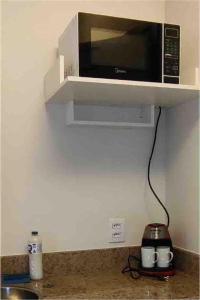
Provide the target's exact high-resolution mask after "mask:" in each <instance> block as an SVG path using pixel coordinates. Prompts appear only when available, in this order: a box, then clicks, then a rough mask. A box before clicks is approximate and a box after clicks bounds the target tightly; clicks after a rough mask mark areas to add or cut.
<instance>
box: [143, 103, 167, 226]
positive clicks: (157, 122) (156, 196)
mask: <svg viewBox="0 0 200 300" xmlns="http://www.w3.org/2000/svg"><path fill="white" fill-rule="evenodd" d="M160 116H161V107H160V106H159V113H158V118H157V121H156V127H155V133H154V139H153V146H152V149H151V155H150V157H149V163H148V183H149V187H150V189H151V191H152V193H153V194H154V196H155V198H156V199H157V201H158V202H159V204H160V205H161V206H162V208H163V209H164V211H165V213H166V216H167V227H169V222H170V218H169V213H168V211H167V209H166V207H165V206H164V204H163V203H162V202H161V200H160V199H159V197H158V195H157V194H156V192H155V190H154V188H153V187H152V184H151V180H150V171H151V160H152V157H153V153H154V149H155V145H156V139H157V133H158V125H159V121H160Z"/></svg>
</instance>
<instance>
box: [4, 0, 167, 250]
mask: <svg viewBox="0 0 200 300" xmlns="http://www.w3.org/2000/svg"><path fill="white" fill-rule="evenodd" d="M77 11H87V12H94V13H104V14H111V15H115V16H122V17H130V18H138V19H145V20H152V21H162V20H164V2H163V1H149V0H147V1H141V0H140V1H100V0H99V1H80V2H79V1H4V2H3V15H2V17H3V65H2V67H3V69H2V70H3V82H2V89H3V107H2V113H3V114H2V115H3V133H2V137H3V201H2V226H3V230H2V235H3V240H2V241H3V245H2V254H4V255H11V254H20V253H24V252H25V245H26V241H27V239H28V236H29V233H30V231H31V230H33V229H37V230H39V231H40V232H41V234H42V236H43V241H44V251H61V250H72V249H89V248H104V247H110V246H111V245H110V244H109V243H108V242H107V239H108V238H107V232H108V219H109V217H115V216H118V217H125V218H126V243H125V244H120V245H112V246H123V245H134V244H137V245H138V244H139V243H140V242H141V236H142V233H143V229H144V226H145V225H146V224H147V223H148V222H150V221H164V217H163V213H162V211H161V209H160V208H159V207H158V205H157V204H155V200H154V199H153V197H152V195H151V194H150V192H149V189H148V186H147V182H146V167H147V159H148V156H149V152H150V147H151V143H152V133H153V130H152V129H139V128H135V129H131V130H121V129H105V128H67V127H66V126H65V124H64V111H63V106H62V105H53V106H51V107H45V105H44V97H43V78H44V75H45V73H46V72H47V71H48V69H49V68H50V67H51V65H52V64H53V61H54V59H55V55H56V47H57V40H58V37H59V35H60V34H61V33H62V31H63V30H64V28H65V27H66V25H67V23H68V22H69V20H70V19H71V17H72V16H73V15H74V14H75V13H76V12H77ZM158 149H159V153H158V152H157V151H156V153H155V155H156V161H155V162H154V165H153V170H152V175H153V182H154V183H155V185H156V186H157V191H158V192H159V194H160V196H161V198H162V199H163V200H164V201H165V178H164V170H165V117H164V116H163V121H162V124H161V130H160V131H159V137H158V147H157V150H158ZM154 216H155V218H154Z"/></svg>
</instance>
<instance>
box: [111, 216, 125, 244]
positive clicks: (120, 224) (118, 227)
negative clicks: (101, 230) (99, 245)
mask: <svg viewBox="0 0 200 300" xmlns="http://www.w3.org/2000/svg"><path fill="white" fill-rule="evenodd" d="M124 224H125V219H123V218H110V219H109V242H110V243H122V242H125V228H124Z"/></svg>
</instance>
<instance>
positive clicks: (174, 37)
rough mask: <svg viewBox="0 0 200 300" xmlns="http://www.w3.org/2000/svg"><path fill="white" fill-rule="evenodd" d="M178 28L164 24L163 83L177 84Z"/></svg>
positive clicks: (178, 59) (178, 64)
mask: <svg viewBox="0 0 200 300" xmlns="http://www.w3.org/2000/svg"><path fill="white" fill-rule="evenodd" d="M179 67H180V27H179V26H178V25H169V24H164V82H166V83H179Z"/></svg>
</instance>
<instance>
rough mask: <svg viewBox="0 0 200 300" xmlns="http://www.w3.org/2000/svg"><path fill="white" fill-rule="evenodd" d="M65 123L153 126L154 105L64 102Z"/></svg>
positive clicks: (127, 126)
mask: <svg viewBox="0 0 200 300" xmlns="http://www.w3.org/2000/svg"><path fill="white" fill-rule="evenodd" d="M66 124H67V125H88V126H89V125H92V126H95V125H96V126H109V127H126V128H130V127H153V126H154V105H134V106H120V105H100V104H81V103H77V102H74V101H70V102H68V103H67V104H66Z"/></svg>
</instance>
